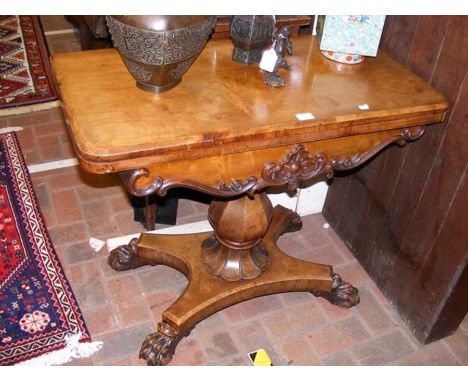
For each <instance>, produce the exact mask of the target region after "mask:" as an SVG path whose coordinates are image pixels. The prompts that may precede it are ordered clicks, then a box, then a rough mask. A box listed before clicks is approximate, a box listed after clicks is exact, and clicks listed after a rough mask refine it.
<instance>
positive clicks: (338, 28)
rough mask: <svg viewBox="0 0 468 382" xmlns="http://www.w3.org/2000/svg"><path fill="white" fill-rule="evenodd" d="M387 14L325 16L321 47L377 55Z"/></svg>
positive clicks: (342, 51) (322, 48) (335, 50)
mask: <svg viewBox="0 0 468 382" xmlns="http://www.w3.org/2000/svg"><path fill="white" fill-rule="evenodd" d="M384 23H385V16H379V15H335V16H325V22H324V23H323V26H322V31H321V40H320V49H321V50H327V51H333V52H341V53H348V54H360V55H363V56H373V57H375V56H376V55H377V49H378V48H379V42H380V37H381V36H382V30H383V26H384Z"/></svg>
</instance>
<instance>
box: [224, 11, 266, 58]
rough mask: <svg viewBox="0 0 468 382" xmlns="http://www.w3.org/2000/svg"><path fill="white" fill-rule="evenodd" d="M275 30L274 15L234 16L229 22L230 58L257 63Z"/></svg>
mask: <svg viewBox="0 0 468 382" xmlns="http://www.w3.org/2000/svg"><path fill="white" fill-rule="evenodd" d="M274 30H275V17H274V16H234V17H233V19H232V22H231V30H230V34H231V40H232V43H233V44H234V52H233V54H232V59H233V60H235V61H238V62H242V63H243V64H255V63H259V62H260V60H261V58H262V53H263V51H264V50H265V49H266V48H267V47H268V46H269V45H270V43H271V37H272V35H273V32H274Z"/></svg>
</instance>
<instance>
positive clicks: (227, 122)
mask: <svg viewBox="0 0 468 382" xmlns="http://www.w3.org/2000/svg"><path fill="white" fill-rule="evenodd" d="M293 44H294V54H295V55H294V56H292V57H290V58H288V62H289V63H290V64H291V70H290V71H288V72H284V73H282V75H283V77H284V78H285V81H286V86H285V87H283V88H279V89H273V88H269V87H267V86H266V85H265V84H264V79H263V76H262V73H260V72H259V70H258V67H256V66H246V65H242V64H240V63H237V62H234V61H232V60H231V54H232V44H231V42H230V41H229V40H227V41H223V40H219V41H210V42H208V44H207V46H206V47H205V48H204V50H203V51H202V53H201V54H200V56H199V57H198V58H197V60H196V61H195V62H194V64H193V66H192V67H191V68H190V70H189V71H188V72H187V73H186V74H185V76H184V79H183V81H182V83H181V84H180V85H179V86H178V87H176V88H174V89H172V90H171V91H169V92H167V93H163V94H157V95H154V94H148V93H145V92H143V91H141V90H139V89H137V88H136V86H135V84H134V81H133V79H132V77H131V76H130V74H129V73H128V72H127V71H126V69H125V66H124V64H123V63H122V61H121V59H120V57H119V55H118V53H117V52H116V51H115V50H113V49H108V50H101V51H88V52H79V53H66V54H60V55H56V56H54V58H53V67H54V71H55V73H56V77H57V81H58V83H59V87H60V91H61V99H62V102H63V109H64V113H65V115H66V118H67V122H68V126H69V131H70V136H71V138H72V141H73V143H74V146H75V150H76V153H77V155H78V158H79V160H80V165H81V166H82V167H83V168H84V169H86V170H88V171H90V172H94V173H97V174H100V173H108V172H119V173H120V175H121V178H122V180H123V182H124V183H125V185H126V187H127V190H128V191H129V192H130V193H131V194H133V195H136V196H148V195H151V194H153V193H156V194H158V195H160V196H164V195H165V194H166V192H167V190H169V189H170V188H173V187H188V188H191V189H195V190H198V191H201V192H205V193H208V194H210V195H212V196H214V197H215V199H214V201H213V202H212V203H211V205H210V208H209V213H208V218H209V220H210V222H211V224H212V226H213V232H208V233H199V234H189V235H154V234H145V233H143V234H141V236H140V238H139V239H134V240H132V241H131V242H130V243H129V244H128V245H124V246H121V247H118V248H116V249H115V250H113V251H112V252H111V254H110V256H109V265H110V266H111V267H112V268H113V269H115V270H117V271H125V270H128V269H132V268H136V267H140V266H143V265H154V266H157V265H159V264H165V265H168V266H171V267H174V268H176V269H177V270H179V271H180V272H182V273H184V274H185V275H186V276H187V278H188V279H189V283H188V286H187V288H186V290H185V291H184V292H183V293H182V295H181V296H180V297H179V298H178V299H177V300H176V301H175V302H174V304H173V305H172V306H171V307H169V308H168V309H167V310H166V311H165V312H164V313H163V314H162V318H161V322H159V323H158V326H157V332H156V333H152V334H149V335H148V336H147V338H146V339H145V340H144V342H143V345H142V348H141V351H140V357H142V358H144V359H145V360H146V362H147V363H148V364H149V365H165V364H167V363H168V362H170V360H171V359H172V357H173V356H174V353H175V349H176V346H177V344H178V342H179V341H180V339H181V338H183V337H184V336H187V335H189V333H190V331H191V330H192V329H193V328H194V327H195V326H196V324H197V323H198V322H200V321H201V320H203V319H204V318H206V317H207V316H209V315H211V314H213V313H215V312H217V311H219V310H221V309H223V308H225V307H227V306H230V305H233V304H236V303H238V302H241V301H245V300H247V299H250V298H253V297H257V296H262V295H267V294H273V293H284V292H290V291H303V292H305V293H313V294H314V295H315V296H317V297H322V298H326V299H327V300H329V301H330V302H331V303H332V304H335V305H338V306H340V307H343V308H350V307H352V306H353V305H355V304H357V303H358V302H359V296H358V291H357V289H356V288H355V287H353V286H352V285H351V284H350V283H348V282H346V281H343V280H342V279H341V277H340V276H339V275H337V274H335V273H333V269H332V266H330V265H322V264H312V263H308V262H305V261H302V260H298V259H295V258H293V257H290V256H288V255H287V254H285V253H283V252H281V251H280V250H279V249H278V247H277V245H276V241H277V239H278V237H279V236H280V235H282V234H283V233H286V232H293V231H297V230H299V229H300V228H301V225H302V223H301V219H300V217H299V216H298V215H297V214H296V213H294V212H293V211H291V210H288V209H286V208H284V207H282V206H276V207H275V208H273V207H272V205H271V203H270V201H269V199H268V198H267V196H266V194H265V193H264V191H265V190H266V189H267V188H269V187H275V186H284V185H286V186H287V187H288V188H289V189H291V190H294V189H296V188H298V187H299V186H300V185H301V182H303V181H304V180H308V179H312V178H316V177H324V176H328V177H332V176H333V174H334V172H335V171H344V170H348V169H353V168H356V167H357V166H359V165H361V164H363V163H364V162H366V161H367V160H368V159H370V158H371V157H372V156H374V155H375V154H376V153H378V152H379V151H380V150H382V149H383V148H385V147H386V146H388V145H390V144H393V143H397V144H400V145H403V144H405V143H406V142H407V141H412V140H416V139H418V138H419V137H420V136H421V135H422V134H423V132H424V125H426V124H430V123H436V122H440V121H441V120H443V118H444V115H445V111H446V109H447V102H446V101H445V99H444V97H443V96H441V95H440V94H439V93H438V92H436V91H435V90H434V89H432V88H431V87H430V86H429V85H428V84H426V83H424V81H423V80H421V79H420V78H419V77H417V76H416V75H414V74H413V73H411V72H409V71H408V70H407V69H405V68H404V67H402V66H401V65H399V64H397V63H396V62H394V61H393V60H392V59H390V58H389V57H387V56H386V55H385V54H383V53H380V54H379V55H378V56H377V57H376V58H375V59H367V60H366V61H365V62H364V63H362V64H360V65H355V66H345V65H342V64H338V63H335V62H332V61H329V60H327V59H326V58H325V57H323V56H322V55H321V54H320V51H319V49H318V46H317V41H316V40H315V38H313V37H311V36H301V37H298V38H296V39H293ZM363 104H367V105H368V109H365V110H362V108H359V106H360V105H363ZM297 113H312V114H313V116H314V117H313V118H310V119H308V120H304V121H300V120H298V119H297V118H296V114H297ZM285 330H287V329H285Z"/></svg>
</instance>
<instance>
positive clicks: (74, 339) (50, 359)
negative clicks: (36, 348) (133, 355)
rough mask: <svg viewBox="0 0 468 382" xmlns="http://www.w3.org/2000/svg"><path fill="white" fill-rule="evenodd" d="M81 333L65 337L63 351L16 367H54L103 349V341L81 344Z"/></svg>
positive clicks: (45, 355)
mask: <svg viewBox="0 0 468 382" xmlns="http://www.w3.org/2000/svg"><path fill="white" fill-rule="evenodd" d="M80 338H81V333H76V334H68V335H67V336H66V337H65V341H66V345H65V347H64V348H63V349H59V350H55V351H53V352H50V353H47V354H43V355H41V356H39V357H36V358H32V359H29V360H27V361H24V362H20V363H18V364H16V366H54V365H63V364H65V363H67V362H70V361H72V360H73V359H83V358H88V357H90V356H92V355H93V354H94V353H96V352H97V351H98V350H99V349H101V348H102V342H101V341H94V342H82V343H80V342H79V341H80Z"/></svg>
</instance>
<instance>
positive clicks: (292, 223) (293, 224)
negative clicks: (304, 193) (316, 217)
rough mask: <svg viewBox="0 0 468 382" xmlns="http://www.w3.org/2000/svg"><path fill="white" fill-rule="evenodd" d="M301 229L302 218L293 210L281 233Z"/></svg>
mask: <svg viewBox="0 0 468 382" xmlns="http://www.w3.org/2000/svg"><path fill="white" fill-rule="evenodd" d="M301 229H302V220H301V217H300V216H299V215H298V214H297V213H296V212H294V213H293V215H292V216H291V218H290V220H289V223H288V225H287V226H286V227H285V229H284V231H283V233H287V232H296V231H300V230H301Z"/></svg>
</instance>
